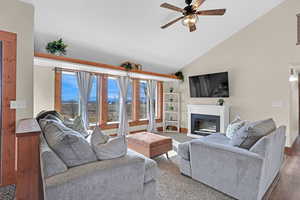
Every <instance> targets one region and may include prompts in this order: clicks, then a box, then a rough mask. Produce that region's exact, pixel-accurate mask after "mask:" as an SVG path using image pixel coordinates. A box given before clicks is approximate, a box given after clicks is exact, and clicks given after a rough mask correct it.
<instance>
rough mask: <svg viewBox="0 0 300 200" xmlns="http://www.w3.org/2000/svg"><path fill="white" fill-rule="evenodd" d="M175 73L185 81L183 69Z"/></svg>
mask: <svg viewBox="0 0 300 200" xmlns="http://www.w3.org/2000/svg"><path fill="white" fill-rule="evenodd" d="M174 75H175V76H177V78H178V79H180V80H182V81H184V76H183V73H182V71H178V72H176V73H175V74H174Z"/></svg>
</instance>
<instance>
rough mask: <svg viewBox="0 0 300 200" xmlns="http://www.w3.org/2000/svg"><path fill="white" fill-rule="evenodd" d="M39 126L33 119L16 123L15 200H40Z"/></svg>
mask: <svg viewBox="0 0 300 200" xmlns="http://www.w3.org/2000/svg"><path fill="white" fill-rule="evenodd" d="M40 133H41V130H40V127H39V125H38V123H37V121H36V120H35V119H24V120H21V121H20V122H19V123H18V127H17V131H16V136H17V152H18V157H17V191H16V197H17V198H16V200H29V199H30V200H41V199H43V198H42V181H41V173H40V153H39V149H40V148H39V145H40Z"/></svg>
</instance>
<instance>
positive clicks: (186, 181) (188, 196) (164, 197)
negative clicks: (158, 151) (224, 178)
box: [154, 151, 233, 200]
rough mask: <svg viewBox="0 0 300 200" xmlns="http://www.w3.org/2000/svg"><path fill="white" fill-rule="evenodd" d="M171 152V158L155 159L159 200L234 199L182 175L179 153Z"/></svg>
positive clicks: (161, 157)
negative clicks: (179, 165)
mask: <svg viewBox="0 0 300 200" xmlns="http://www.w3.org/2000/svg"><path fill="white" fill-rule="evenodd" d="M170 154H171V155H170V159H169V160H168V159H167V158H166V157H165V156H160V157H157V158H155V159H154V160H156V162H157V164H158V168H159V170H158V187H157V189H158V199H159V200H233V198H231V197H229V196H227V195H225V194H223V193H221V192H218V191H216V190H214V189H213V188H211V187H209V186H207V185H204V184H202V183H200V182H197V181H195V180H192V179H191V178H189V177H186V176H183V175H181V174H180V171H179V168H178V161H179V160H178V157H177V154H176V153H175V152H174V151H172V152H170Z"/></svg>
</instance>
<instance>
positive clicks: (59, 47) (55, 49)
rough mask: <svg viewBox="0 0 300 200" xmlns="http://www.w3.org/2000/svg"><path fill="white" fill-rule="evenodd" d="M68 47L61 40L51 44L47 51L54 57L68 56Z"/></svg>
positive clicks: (48, 45)
mask: <svg viewBox="0 0 300 200" xmlns="http://www.w3.org/2000/svg"><path fill="white" fill-rule="evenodd" d="M67 47H68V45H66V44H65V43H64V42H63V40H62V39H61V38H60V39H59V40H57V41H53V42H49V43H48V44H47V46H46V51H47V52H48V53H51V54H53V55H57V56H62V55H66V54H67V50H66V48H67Z"/></svg>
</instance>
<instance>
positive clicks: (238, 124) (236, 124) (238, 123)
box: [226, 117, 246, 139]
mask: <svg viewBox="0 0 300 200" xmlns="http://www.w3.org/2000/svg"><path fill="white" fill-rule="evenodd" d="M245 123H246V122H245V121H242V120H241V119H240V118H239V117H238V118H236V119H235V120H233V121H232V122H231V123H230V124H229V125H228V127H227V129H226V137H228V138H230V139H232V138H233V135H234V134H235V132H236V131H237V130H239V129H240V128H242V127H243V126H244V125H245Z"/></svg>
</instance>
